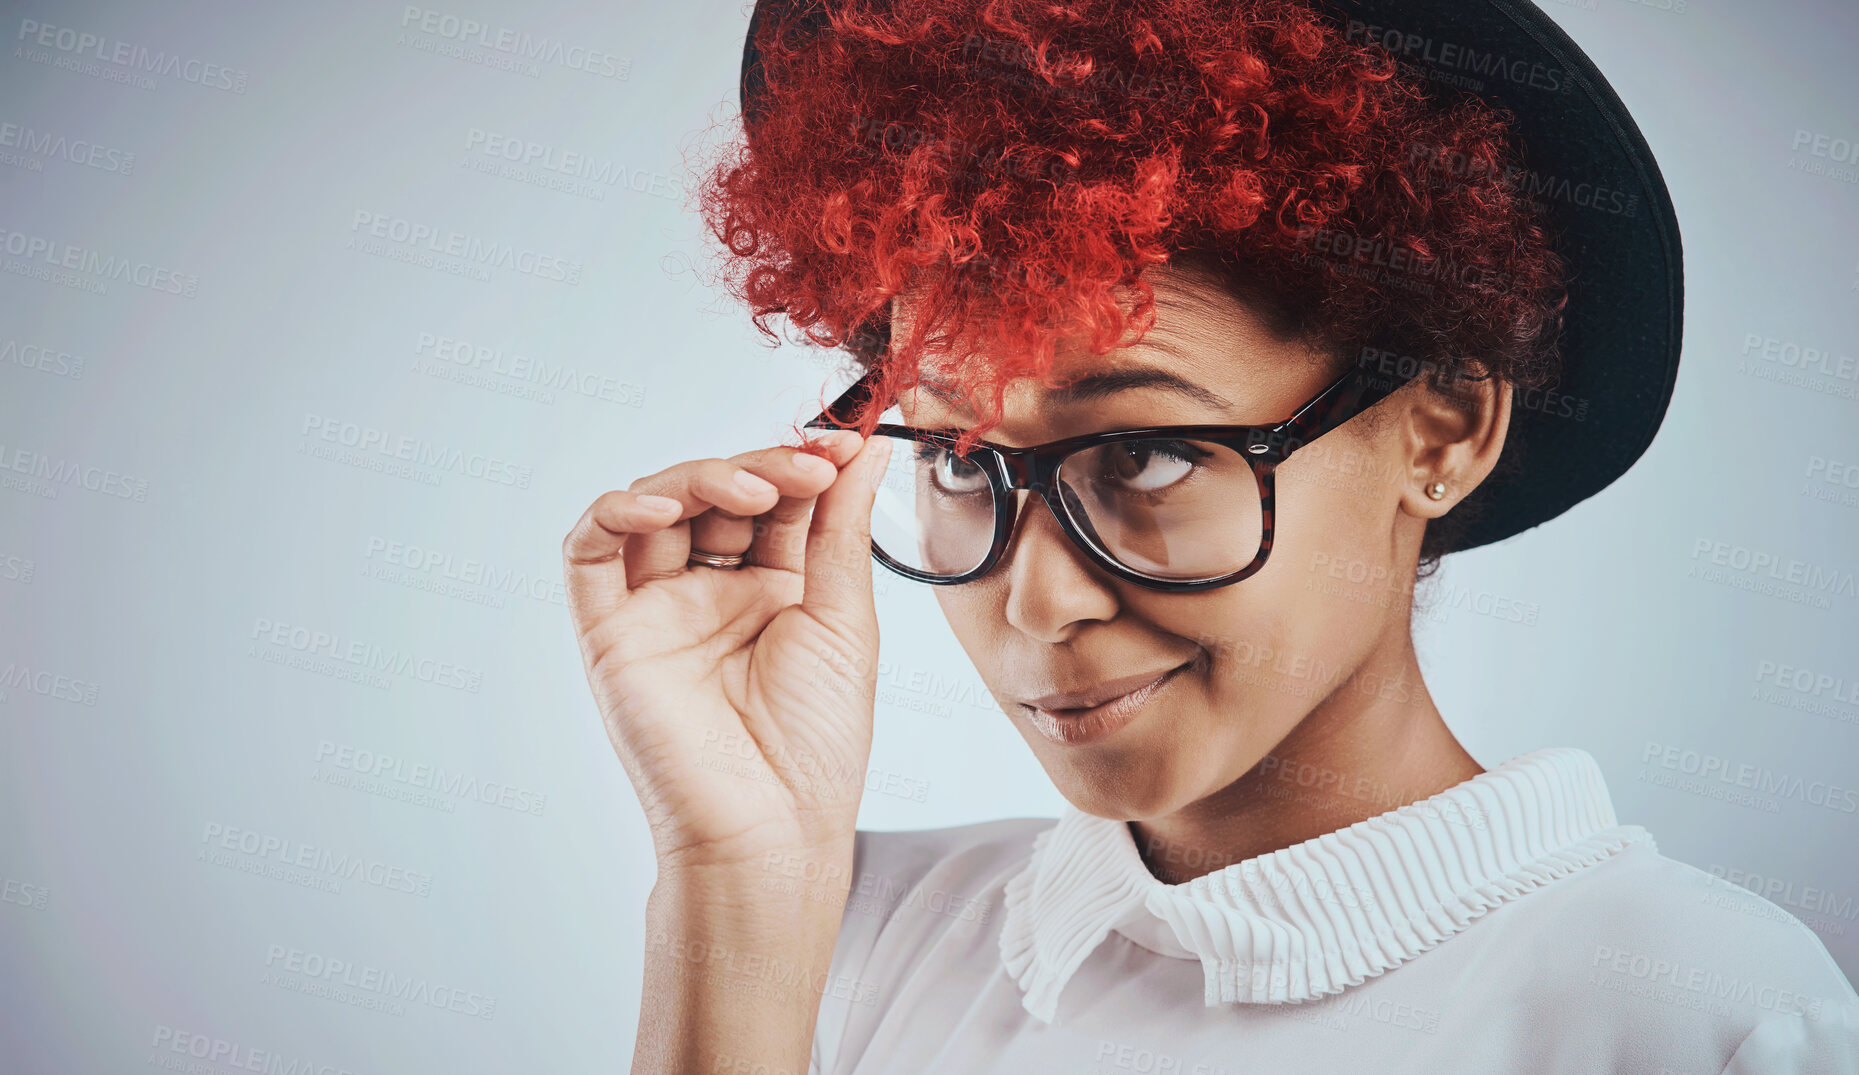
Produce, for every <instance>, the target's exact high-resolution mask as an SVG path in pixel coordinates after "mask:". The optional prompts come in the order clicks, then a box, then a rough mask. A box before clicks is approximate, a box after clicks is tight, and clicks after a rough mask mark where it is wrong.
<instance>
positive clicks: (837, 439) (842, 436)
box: [821, 429, 862, 451]
mask: <svg viewBox="0 0 1859 1075" xmlns="http://www.w3.org/2000/svg"><path fill="white" fill-rule="evenodd" d="M821 439H822V440H825V441H826V442H827V443H828V445H830V446H831V447H832V448H833V449H834V450H835V451H838V450H842V449H845V448H850V447H852V446H853V445H855V444H857V443H858V442H859V441H860V440H861V439H862V438H860V437H859V435H858V430H856V429H835V430H833V431H832V432H831V433H828V434H827V435H826V436H825V437H823V438H821Z"/></svg>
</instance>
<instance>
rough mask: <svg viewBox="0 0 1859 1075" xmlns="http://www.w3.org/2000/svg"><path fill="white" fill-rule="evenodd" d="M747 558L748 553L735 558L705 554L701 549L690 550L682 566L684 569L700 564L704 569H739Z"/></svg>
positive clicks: (719, 554)
mask: <svg viewBox="0 0 1859 1075" xmlns="http://www.w3.org/2000/svg"><path fill="white" fill-rule="evenodd" d="M748 558H749V554H748V553H742V554H740V555H737V556H725V555H723V554H722V553H718V552H705V551H703V550H702V549H692V550H691V555H690V556H689V558H687V559H686V560H685V561H684V564H685V566H686V567H689V566H690V565H692V564H702V565H703V566H705V567H741V566H742V565H743V563H744V561H746V560H748Z"/></svg>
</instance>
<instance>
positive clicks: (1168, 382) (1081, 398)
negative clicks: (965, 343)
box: [918, 366, 1233, 410]
mask: <svg viewBox="0 0 1859 1075" xmlns="http://www.w3.org/2000/svg"><path fill="white" fill-rule="evenodd" d="M918 383H919V384H920V385H921V386H922V387H923V388H924V389H925V390H926V391H928V392H929V394H930V395H932V396H935V397H936V398H937V399H940V400H942V401H943V402H945V403H948V404H950V405H951V406H957V407H961V406H966V405H967V401H965V400H962V399H960V398H958V397H957V396H956V395H955V394H954V393H953V392H952V391H950V390H949V388H948V387H946V386H945V385H943V384H942V383H940V382H937V381H932V380H929V379H928V378H925V379H923V380H922V381H920V382H918ZM1136 388H1155V389H1161V390H1162V391H1166V392H1174V393H1176V394H1177V395H1180V396H1183V397H1185V398H1187V399H1190V400H1193V401H1194V402H1196V403H1200V404H1202V405H1204V406H1208V407H1215V408H1218V409H1221V410H1226V409H1229V408H1231V407H1232V406H1233V404H1232V403H1230V402H1228V401H1227V399H1226V397H1224V396H1222V395H1220V394H1219V393H1218V392H1215V391H1213V390H1212V389H1209V388H1205V387H1203V386H1201V385H1198V384H1195V383H1194V382H1193V381H1190V380H1187V379H1186V378H1183V377H1180V376H1177V375H1176V374H1173V373H1170V372H1168V371H1167V370H1163V369H1157V368H1155V367H1153V366H1133V367H1130V368H1128V369H1114V370H1099V371H1097V372H1095V373H1087V374H1085V375H1084V376H1082V377H1079V378H1076V379H1074V380H1072V381H1070V382H1067V383H1066V384H1063V385H1060V386H1059V387H1057V388H1053V389H1051V390H1050V391H1049V393H1048V398H1050V399H1051V400H1052V401H1053V402H1055V403H1086V402H1090V401H1092V400H1099V399H1103V398H1105V397H1106V396H1111V395H1115V394H1116V393H1118V392H1127V391H1130V390H1132V389H1136Z"/></svg>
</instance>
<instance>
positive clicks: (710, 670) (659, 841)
mask: <svg viewBox="0 0 1859 1075" xmlns="http://www.w3.org/2000/svg"><path fill="white" fill-rule="evenodd" d="M874 440H875V443H874V442H872V441H867V440H866V439H865V438H862V437H860V436H859V435H858V434H857V433H855V432H851V431H838V432H834V433H830V434H828V435H826V436H825V437H821V438H819V439H818V440H817V441H816V442H815V443H814V445H812V446H811V447H813V448H814V450H815V451H816V452H818V454H810V453H809V451H807V450H805V449H801V448H792V447H772V448H763V449H760V450H757V451H752V452H744V453H742V454H741V455H737V456H734V457H732V458H730V459H727V460H725V459H700V460H694V461H691V462H685V463H679V464H677V465H676V466H672V467H669V468H667V469H665V470H662V471H659V472H658V473H657V474H653V475H650V476H648V477H644V478H640V479H639V480H638V481H635V482H633V483H632V485H631V486H630V487H628V488H627V489H626V490H625V491H620V490H615V491H612V492H609V493H605V494H603V495H602V496H601V497H600V498H599V499H597V500H595V501H594V503H593V505H592V506H590V507H589V508H588V509H587V511H586V512H585V513H584V514H583V515H582V516H581V519H580V521H579V522H577V523H576V524H575V526H574V529H573V530H572V531H570V532H569V534H568V537H567V539H566V540H565V541H564V542H563V545H562V559H563V571H564V575H565V577H566V583H567V592H568V608H569V612H570V614H571V616H572V617H573V620H574V626H575V633H576V635H577V636H578V637H579V639H580V644H581V656H582V660H583V663H584V664H585V666H586V669H587V680H588V685H589V686H590V687H591V688H592V689H593V692H594V699H595V701H596V702H597V703H598V705H599V707H600V712H601V717H602V719H603V720H604V722H605V723H606V727H607V736H608V738H609V739H610V740H612V742H613V748H614V750H615V751H616V752H617V753H618V754H619V757H620V761H621V763H622V764H624V765H625V767H626V771H627V775H628V776H629V777H631V779H632V782H633V787H634V790H635V791H637V792H638V795H639V801H640V803H641V805H642V806H643V807H644V808H645V812H646V818H647V821H648V823H649V824H650V825H651V829H652V837H653V843H654V846H655V849H656V853H657V855H658V859H659V862H660V864H661V867H664V866H668V865H669V866H676V867H683V866H693V867H706V866H716V865H740V864H745V863H749V862H751V861H752V860H754V861H756V862H758V864H759V861H760V860H763V859H765V857H766V856H767V854H768V853H769V852H771V851H804V850H808V849H822V850H824V849H836V850H842V851H844V852H845V853H846V854H848V855H849V854H850V848H851V841H852V835H853V831H854V829H855V827H856V820H857V814H858V804H859V798H860V796H861V794H862V793H863V791H864V784H865V769H866V766H867V764H868V763H869V760H870V757H871V738H872V706H873V699H874V696H875V694H876V691H877V654H878V620H877V613H876V610H875V609H874V607H873V604H872V589H871V570H872V565H871V505H872V500H873V496H874V493H875V491H876V488H877V485H878V482H879V480H880V479H881V478H882V476H883V474H884V466H885V459H884V458H883V457H884V456H885V455H888V447H889V442H888V441H887V440H886V439H885V438H883V437H879V438H874ZM743 474H748V475H752V476H754V477H755V478H758V479H760V481H759V482H755V481H751V482H749V483H747V485H748V487H745V485H744V484H739V482H738V480H737V479H738V477H739V476H740V475H743ZM664 498H669V500H666V499H664ZM810 512H811V519H809V513H810ZM693 545H695V547H697V548H698V549H701V550H703V551H705V552H714V553H720V554H725V555H731V554H737V553H744V552H746V553H747V556H748V559H747V562H745V563H744V564H743V566H742V567H740V568H735V569H729V568H712V567H705V566H701V565H698V566H689V567H687V566H686V564H685V561H686V558H687V557H688V555H689V553H690V550H691V548H692V546H693ZM841 845H843V847H842V846H841Z"/></svg>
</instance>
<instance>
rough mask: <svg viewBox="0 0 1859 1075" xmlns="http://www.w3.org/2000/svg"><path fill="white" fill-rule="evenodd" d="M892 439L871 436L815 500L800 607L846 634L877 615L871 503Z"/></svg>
mask: <svg viewBox="0 0 1859 1075" xmlns="http://www.w3.org/2000/svg"><path fill="white" fill-rule="evenodd" d="M891 448H892V442H891V438H889V437H867V438H866V439H865V443H864V444H862V445H860V446H859V450H858V454H857V455H854V456H853V457H852V458H851V460H849V461H848V462H847V463H846V465H845V466H843V467H841V468H840V470H839V475H838V477H836V478H834V479H833V484H831V485H829V486H827V487H826V489H825V491H823V492H822V493H820V495H819V498H818V499H817V500H816V501H815V502H814V507H813V519H812V521H811V522H810V523H809V524H808V528H807V562H806V568H805V580H806V581H805V583H804V585H803V589H802V591H801V599H800V606H801V609H802V610H803V611H805V612H806V613H807V614H808V615H810V616H812V617H814V618H815V619H817V620H819V621H820V622H821V623H823V624H825V625H826V626H828V627H829V628H831V629H832V630H833V631H835V632H836V633H839V634H840V635H841V636H842V637H845V638H848V639H850V638H857V637H858V636H860V635H863V634H864V633H865V632H866V631H867V630H869V628H868V627H867V626H866V625H868V624H870V623H872V622H873V621H874V620H876V619H877V610H876V609H875V608H874V607H873V606H872V596H871V506H872V502H873V501H874V500H875V499H876V498H877V495H878V485H879V483H880V482H882V481H883V480H884V474H885V467H886V465H887V464H888V462H889V460H890V455H891Z"/></svg>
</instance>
